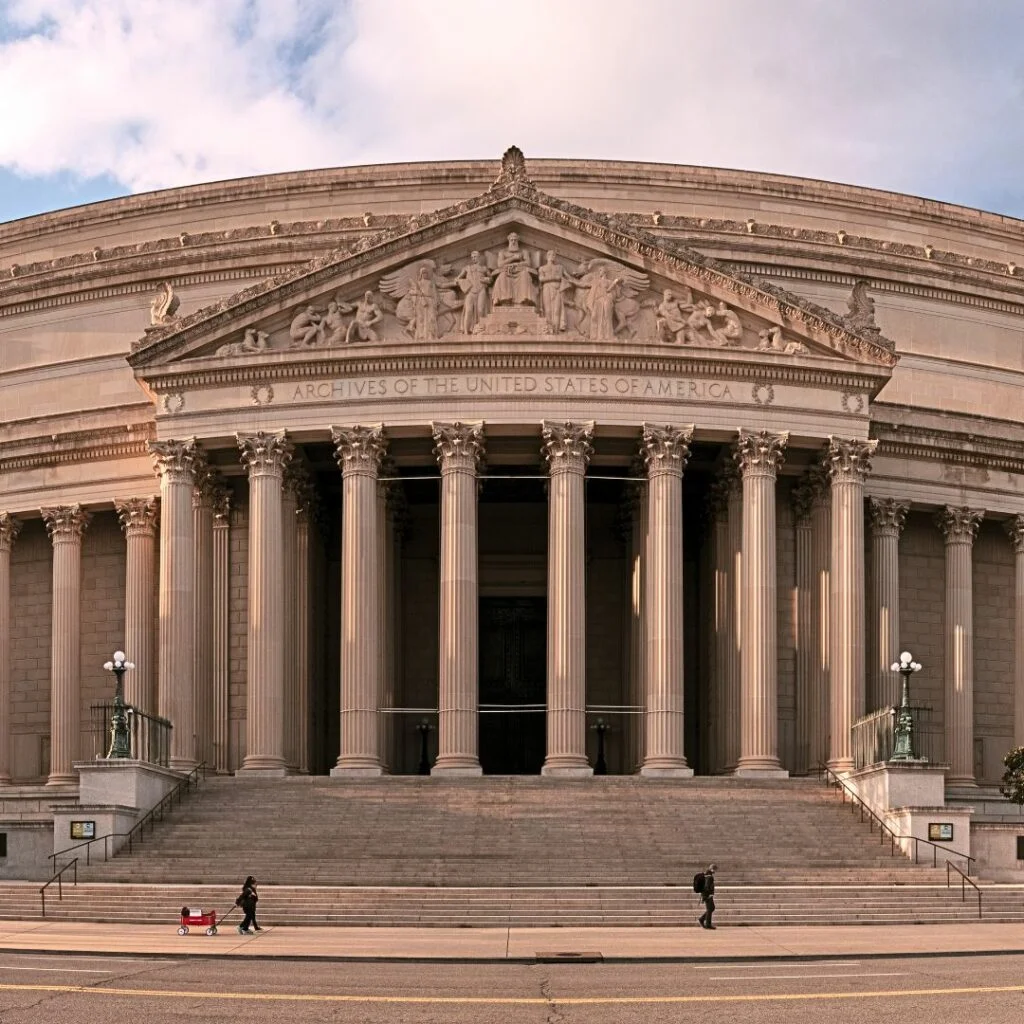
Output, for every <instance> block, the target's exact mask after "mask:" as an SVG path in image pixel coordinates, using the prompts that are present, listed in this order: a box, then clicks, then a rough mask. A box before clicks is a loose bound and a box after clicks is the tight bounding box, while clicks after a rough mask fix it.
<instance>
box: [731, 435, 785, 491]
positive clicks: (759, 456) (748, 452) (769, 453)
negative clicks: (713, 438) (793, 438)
mask: <svg viewBox="0 0 1024 1024" xmlns="http://www.w3.org/2000/svg"><path fill="white" fill-rule="evenodd" d="M788 443H789V431H788V430H784V431H782V432H781V433H778V434H776V433H773V432H772V431H770V430H747V429H746V428H745V427H740V429H739V432H738V434H737V437H736V451H735V452H734V453H733V458H734V459H735V460H736V465H737V466H738V467H739V470H740V472H741V473H742V474H743V476H744V477H748V476H770V477H771V478H772V479H774V478H775V476H776V474H777V473H778V471H779V467H780V466H781V465H782V460H783V458H784V457H785V454H784V453H785V450H786V445H787V444H788Z"/></svg>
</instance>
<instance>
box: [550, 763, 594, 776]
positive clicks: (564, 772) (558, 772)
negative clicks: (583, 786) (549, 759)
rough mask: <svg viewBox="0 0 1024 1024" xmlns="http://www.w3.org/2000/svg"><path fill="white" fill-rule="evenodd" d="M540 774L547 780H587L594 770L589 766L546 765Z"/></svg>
mask: <svg viewBox="0 0 1024 1024" xmlns="http://www.w3.org/2000/svg"><path fill="white" fill-rule="evenodd" d="M540 773H541V775H546V776H547V777H548V778H559V779H589V778H590V777H591V776H592V775H593V774H594V769H593V768H591V767H590V765H589V764H578V765H573V764H546V765H544V767H543V768H541V770H540Z"/></svg>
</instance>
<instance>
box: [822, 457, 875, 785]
mask: <svg viewBox="0 0 1024 1024" xmlns="http://www.w3.org/2000/svg"><path fill="white" fill-rule="evenodd" d="M877 447H878V442H877V441H861V440H856V439H854V440H844V439H841V438H836V437H830V438H829V441H828V448H827V450H826V453H825V460H826V463H825V464H826V468H827V470H828V473H829V479H830V481H831V492H832V552H831V566H830V574H831V593H830V595H829V602H830V607H829V612H830V616H829V620H830V627H831V628H830V632H829V648H830V650H831V658H830V660H831V665H832V669H831V678H830V681H831V702H830V706H831V713H830V716H829V723H830V737H831V738H830V746H829V759H828V764H829V767H830V768H831V769H832V770H833V771H837V772H847V771H850V770H851V769H852V768H853V766H854V762H853V736H852V732H851V730H852V728H853V723H854V721H856V719H857V718H859V717H860V716H861V715H863V714H864V676H865V665H866V663H867V656H866V650H865V648H866V639H865V631H864V624H865V613H864V478H865V476H866V475H867V473H868V471H869V470H870V468H871V466H870V458H871V453H872V452H873V451H874V450H875V448H877Z"/></svg>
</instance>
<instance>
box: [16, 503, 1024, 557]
mask: <svg viewBox="0 0 1024 1024" xmlns="http://www.w3.org/2000/svg"><path fill="white" fill-rule="evenodd" d="M0 529H2V527H0ZM1003 529H1004V530H1006V533H1007V536H1008V537H1009V538H1010V540H1012V541H1013V550H1014V552H1015V553H1016V554H1018V555H1024V512H1021V513H1020V514H1018V515H1015V516H1014V517H1013V518H1012V519H1008V520H1007V521H1006V522H1005V523H1003Z"/></svg>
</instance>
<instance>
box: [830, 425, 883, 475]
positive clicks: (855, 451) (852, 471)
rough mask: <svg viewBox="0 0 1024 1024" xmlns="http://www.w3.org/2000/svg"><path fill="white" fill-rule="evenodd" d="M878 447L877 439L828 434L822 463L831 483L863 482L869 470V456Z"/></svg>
mask: <svg viewBox="0 0 1024 1024" xmlns="http://www.w3.org/2000/svg"><path fill="white" fill-rule="evenodd" d="M877 447H878V442H877V441H861V440H858V439H856V438H853V439H849V440H847V439H844V438H841V437H834V436H831V435H830V436H829V439H828V446H827V448H826V449H825V454H824V458H823V460H822V461H823V465H824V466H825V468H826V470H827V471H828V474H829V479H830V480H831V481H832V483H833V484H835V483H846V482H852V481H857V482H860V483H863V481H864V478H865V477H866V476H867V475H868V473H870V472H871V456H872V455H873V454H874V451H875V449H876V448H877Z"/></svg>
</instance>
